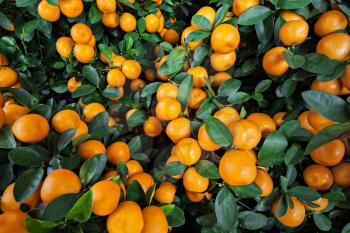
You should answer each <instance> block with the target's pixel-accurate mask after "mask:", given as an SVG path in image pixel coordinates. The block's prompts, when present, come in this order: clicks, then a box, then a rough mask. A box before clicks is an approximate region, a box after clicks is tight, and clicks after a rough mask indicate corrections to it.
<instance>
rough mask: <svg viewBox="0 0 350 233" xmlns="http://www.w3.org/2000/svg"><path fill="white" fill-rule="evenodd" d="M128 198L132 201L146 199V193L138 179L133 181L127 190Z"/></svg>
mask: <svg viewBox="0 0 350 233" xmlns="http://www.w3.org/2000/svg"><path fill="white" fill-rule="evenodd" d="M126 198H127V199H128V200H131V201H136V202H138V201H140V202H142V201H146V196H145V193H144V191H143V189H142V187H141V185H140V184H139V182H138V181H137V180H133V181H131V183H129V184H128V188H127V190H126Z"/></svg>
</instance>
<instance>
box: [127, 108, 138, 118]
mask: <svg viewBox="0 0 350 233" xmlns="http://www.w3.org/2000/svg"><path fill="white" fill-rule="evenodd" d="M137 110H138V109H137V108H132V109H130V110H129V111H127V113H126V114H125V119H126V121H129V118H130V117H131V115H132V114H134V112H136V111H137Z"/></svg>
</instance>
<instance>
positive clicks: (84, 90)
mask: <svg viewBox="0 0 350 233" xmlns="http://www.w3.org/2000/svg"><path fill="white" fill-rule="evenodd" d="M95 90H96V87H94V86H91V85H87V84H86V85H84V84H83V85H81V86H80V87H78V88H77V89H75V91H74V92H73V93H72V98H79V97H83V96H87V95H90V94H91V93H93V92H94V91H95Z"/></svg>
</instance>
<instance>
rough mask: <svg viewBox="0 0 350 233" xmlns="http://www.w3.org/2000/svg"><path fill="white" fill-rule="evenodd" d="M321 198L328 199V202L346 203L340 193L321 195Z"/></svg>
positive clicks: (342, 194)
mask: <svg viewBox="0 0 350 233" xmlns="http://www.w3.org/2000/svg"><path fill="white" fill-rule="evenodd" d="M323 197H324V198H327V199H329V200H330V201H346V196H345V194H344V193H343V192H342V191H334V192H330V193H326V194H325V195H323Z"/></svg>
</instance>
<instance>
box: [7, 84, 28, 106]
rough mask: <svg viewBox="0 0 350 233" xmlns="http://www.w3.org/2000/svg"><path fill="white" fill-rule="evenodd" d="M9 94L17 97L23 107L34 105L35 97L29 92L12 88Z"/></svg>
mask: <svg viewBox="0 0 350 233" xmlns="http://www.w3.org/2000/svg"><path fill="white" fill-rule="evenodd" d="M9 92H10V93H11V94H13V96H14V97H15V99H16V100H17V101H18V102H19V103H21V104H23V105H26V106H31V105H32V103H33V96H32V95H31V94H30V93H29V92H28V91H26V90H25V89H23V88H11V89H10V90H9Z"/></svg>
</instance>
